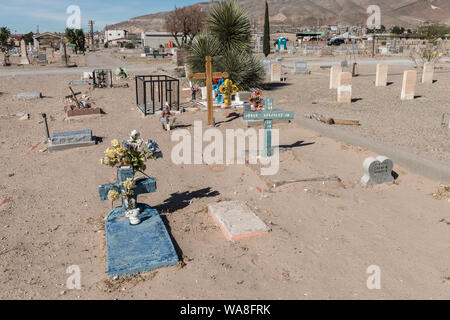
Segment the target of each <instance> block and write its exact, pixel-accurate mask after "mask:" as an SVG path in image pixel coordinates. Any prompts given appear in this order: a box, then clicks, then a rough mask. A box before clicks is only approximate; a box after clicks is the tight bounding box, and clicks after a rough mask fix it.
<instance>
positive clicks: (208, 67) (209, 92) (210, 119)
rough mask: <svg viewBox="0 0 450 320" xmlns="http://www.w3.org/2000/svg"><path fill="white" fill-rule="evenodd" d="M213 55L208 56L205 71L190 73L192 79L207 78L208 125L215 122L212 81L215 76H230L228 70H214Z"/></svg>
mask: <svg viewBox="0 0 450 320" xmlns="http://www.w3.org/2000/svg"><path fill="white" fill-rule="evenodd" d="M211 60H212V59H211V57H210V56H207V57H206V72H205V73H193V74H190V75H189V79H191V80H195V79H198V80H200V79H201V80H203V79H205V80H206V103H207V106H208V125H210V126H212V125H214V124H213V92H212V82H213V79H214V78H228V72H214V73H213V72H212V63H211Z"/></svg>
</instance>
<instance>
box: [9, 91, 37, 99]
mask: <svg viewBox="0 0 450 320" xmlns="http://www.w3.org/2000/svg"><path fill="white" fill-rule="evenodd" d="M40 98H42V93H41V92H23V93H16V94H15V95H13V99H15V100H17V99H25V100H31V99H40Z"/></svg>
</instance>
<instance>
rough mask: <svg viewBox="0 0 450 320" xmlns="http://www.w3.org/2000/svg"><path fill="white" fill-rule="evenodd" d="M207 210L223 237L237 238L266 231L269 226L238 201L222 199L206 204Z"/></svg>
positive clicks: (268, 229)
mask: <svg viewBox="0 0 450 320" xmlns="http://www.w3.org/2000/svg"><path fill="white" fill-rule="evenodd" d="M208 211H209V213H210V214H211V216H212V217H213V219H214V220H215V221H216V223H217V224H218V225H219V227H220V229H221V230H222V232H223V234H224V236H225V238H227V239H228V240H230V241H231V240H239V239H244V238H249V237H253V236H257V235H261V234H265V233H268V232H269V231H270V228H269V227H268V226H267V225H266V224H265V223H264V222H263V221H262V220H261V219H259V218H258V216H256V215H255V214H254V213H253V212H252V211H251V210H250V208H249V207H248V206H247V205H246V204H244V203H242V202H240V201H222V202H218V203H213V204H209V205H208Z"/></svg>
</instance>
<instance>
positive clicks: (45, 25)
mask: <svg viewBox="0 0 450 320" xmlns="http://www.w3.org/2000/svg"><path fill="white" fill-rule="evenodd" d="M196 2H200V0H147V1H144V0H0V27H3V26H6V27H8V28H9V29H10V30H11V32H12V33H27V32H30V31H33V32H36V26H37V25H39V31H40V32H46V31H52V32H54V31H59V32H63V31H64V30H65V28H66V20H67V19H68V18H69V16H70V14H67V13H66V10H67V8H68V7H69V6H70V5H77V6H79V7H80V9H81V27H82V28H83V29H85V30H88V21H89V20H94V21H95V26H94V29H95V30H101V29H103V27H104V26H105V25H107V24H113V23H117V22H121V21H124V20H128V19H130V18H133V17H137V16H141V15H145V14H149V13H156V12H160V11H167V10H172V9H173V8H174V6H175V5H177V6H185V5H190V4H193V3H196Z"/></svg>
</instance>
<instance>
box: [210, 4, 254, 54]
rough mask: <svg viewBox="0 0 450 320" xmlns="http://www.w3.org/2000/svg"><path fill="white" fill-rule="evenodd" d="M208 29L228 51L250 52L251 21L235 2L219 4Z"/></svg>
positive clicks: (213, 12) (214, 10)
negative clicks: (232, 49)
mask: <svg viewBox="0 0 450 320" xmlns="http://www.w3.org/2000/svg"><path fill="white" fill-rule="evenodd" d="M208 27H209V30H210V32H211V33H212V34H213V35H215V36H216V37H217V39H218V40H219V41H220V43H221V44H222V45H223V46H224V47H225V48H226V49H231V48H235V49H239V50H242V51H249V50H250V48H251V47H250V32H251V29H250V20H249V19H248V16H247V13H246V12H245V11H244V10H242V8H241V7H240V5H239V4H238V3H237V2H236V1H235V0H226V1H223V2H219V3H217V4H216V5H215V6H214V8H213V9H212V11H211V13H210V14H209V18H208Z"/></svg>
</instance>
